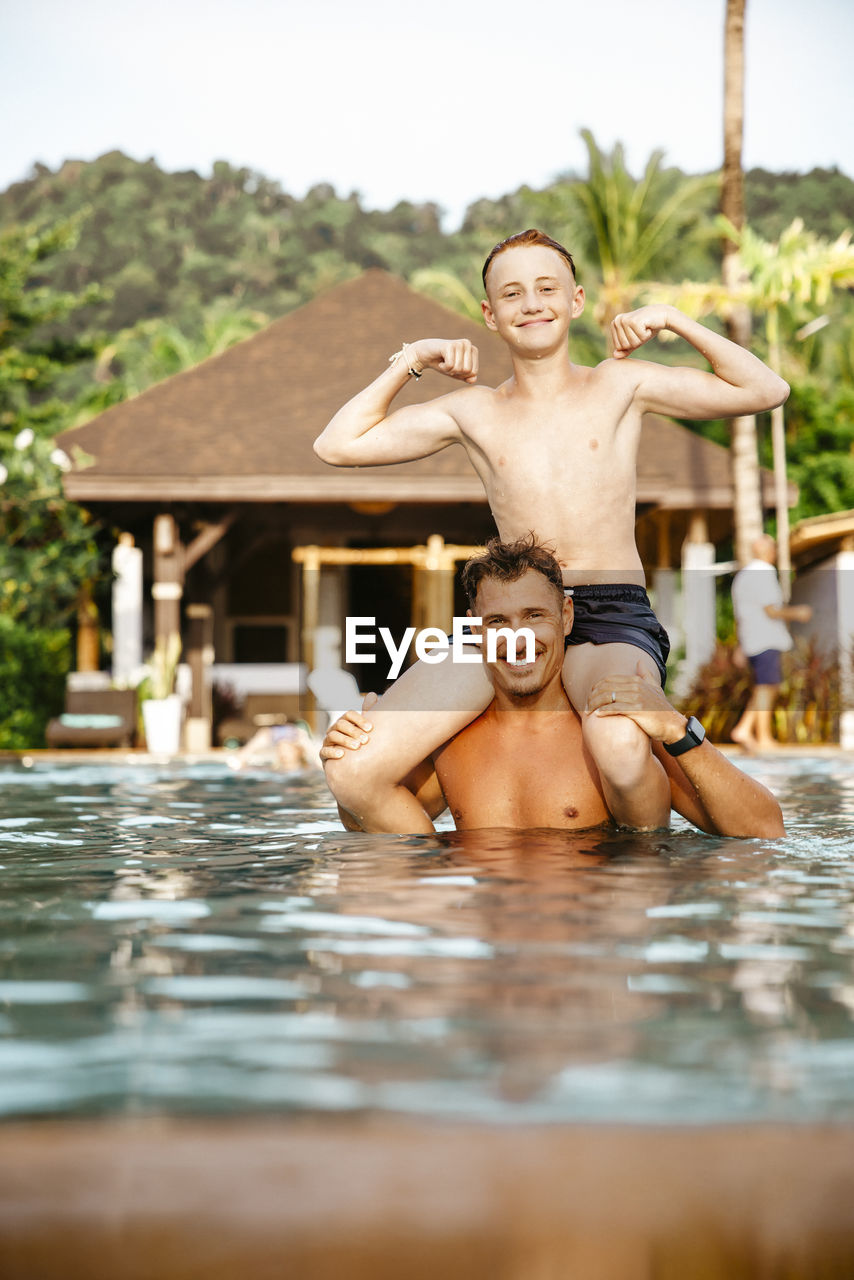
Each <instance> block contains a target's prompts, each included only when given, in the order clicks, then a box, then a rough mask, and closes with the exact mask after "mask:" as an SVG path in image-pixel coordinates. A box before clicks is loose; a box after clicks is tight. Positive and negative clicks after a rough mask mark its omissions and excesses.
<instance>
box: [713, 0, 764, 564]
mask: <svg viewBox="0 0 854 1280" xmlns="http://www.w3.org/2000/svg"><path fill="white" fill-rule="evenodd" d="M745 4H746V0H727V6H726V28H725V36H724V166H723V174H722V180H721V213H722V214H723V215H724V217H725V218H728V219H729V221H730V222H731V223H732V224H733V226H734V227H736V228H737V229H738V230H741V228H742V227H743V226H744V172H743V170H742V167H741V148H742V141H743V135H744V10H745ZM721 270H722V276H723V282H724V285H725V286H726V288H727V289H729V290H735V289H736V288H737V286H738V284H739V264H738V256H737V246H736V245H734V244H733V242H732V241H731V240H729V239H725V240H724V243H723V263H722V268H721ZM727 336H728V337H729V338H730V339H731V340H732V341H733V342H737V343H738V344H739V346H741V347H749V346H750V312H749V310H748V308H747V306H745V305H741V304H739V305H737V306H735V307H734V308H733V309H732V313H731V314H730V316H729V318H728V319H727ZM730 430H731V433H732V482H733V491H734V511H733V515H734V519H735V555H736V559H737V560H738V561H739V562H740V563H741V564H745V563H746V562H747V561H748V560H749V559H750V547H751V544H752V543H753V541H754V540H755V539H756V538H758V537H759V534H760V533H761V532H762V498H761V493H760V476H759V450H758V447H757V440H756V419H755V418H754V417H749V418H734V419H733V420H732V422H731V424H730Z"/></svg>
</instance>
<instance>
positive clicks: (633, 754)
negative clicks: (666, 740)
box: [583, 715, 651, 764]
mask: <svg viewBox="0 0 854 1280" xmlns="http://www.w3.org/2000/svg"><path fill="white" fill-rule="evenodd" d="M583 733H584V738H585V740H586V742H587V745H588V746H589V748H590V750H591V751H592V752H593V755H594V756H595V757H596V759H597V763H598V762H599V760H600V759H601V760H602V761H613V762H614V763H615V764H619V763H621V762H624V763H626V764H629V763H634V762H636V761H637V760H639V759H645V758H646V757H647V756H648V755H649V753H650V751H651V746H650V740H649V738H648V736H647V735H646V734H645V733H644V731H643V729H641V728H640V727H639V726H638V725H636V724H635V722H634V720H631V719H630V718H629V717H628V716H596V715H592V716H587V717H585V720H584V725H583Z"/></svg>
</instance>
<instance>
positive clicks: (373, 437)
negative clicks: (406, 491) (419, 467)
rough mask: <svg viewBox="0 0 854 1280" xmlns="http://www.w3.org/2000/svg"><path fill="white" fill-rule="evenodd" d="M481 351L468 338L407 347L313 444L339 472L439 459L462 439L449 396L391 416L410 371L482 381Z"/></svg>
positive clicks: (422, 341) (424, 340) (426, 341)
mask: <svg viewBox="0 0 854 1280" xmlns="http://www.w3.org/2000/svg"><path fill="white" fill-rule="evenodd" d="M477 362H478V356H477V348H476V347H473V346H472V344H471V343H470V342H469V341H468V339H466V338H461V339H459V340H458V341H447V340H445V339H443V338H422V339H420V340H419V341H418V342H413V343H411V344H408V345H407V346H406V351H405V355H404V354H403V352H402V351H401V353H400V354H399V355H398V357H397V359H396V360H394V361H393V363H392V364H390V365H389V367H388V368H387V369H385V370H384V371H383V372H382V373H381V374H380V376H379V377H378V378H375V379H374V381H373V382H372V383H371V384H370V386H368V387H366V388H365V390H364V391H360V392H359V393H358V395H355V396H354V397H353V399H352V400H348V401H347V403H346V404H345V405H344V406H343V408H341V409H339V410H338V412H337V413H336V415H335V417H334V418H333V419H332V421H331V422H330V423H329V424H328V426H326V427H325V428H324V430H323V431H322V432H321V434H320V435H319V436H318V437H317V439H316V440H315V442H314V452H315V453H316V454H317V456H318V458H320V459H321V461H322V462H328V463H330V464H331V465H332V466H334V467H378V466H383V465H384V464H386V463H390V462H410V461H412V460H413V459H414V458H425V457H427V456H428V455H429V454H431V453H437V452H438V451H439V450H440V449H444V448H446V447H447V446H448V445H449V444H453V443H454V442H455V441H458V440H459V439H460V431H459V426H458V424H457V421H456V418H455V417H454V414H453V412H452V409H451V406H450V405H449V404H448V401H449V400H450V399H451V397H449V396H442V397H440V398H439V399H437V400H428V401H426V403H424V404H416V405H407V406H405V407H404V408H402V409H397V410H396V411H395V412H394V413H390V412H389V411H390V409H391V404H392V401H393V400H394V398H395V396H396V395H397V393H398V392H399V391H400V390H401V389H402V388H403V387H404V386H405V385H406V383H407V382H408V381H409V378H410V376H411V374H410V371H411V370H413V371H414V372H415V373H418V374H419V375H420V373H421V372H422V370H424V369H436V370H438V372H439V373H444V374H445V375H446V376H447V377H449V378H456V379H458V380H460V381H462V382H467V383H473V382H476V381H477Z"/></svg>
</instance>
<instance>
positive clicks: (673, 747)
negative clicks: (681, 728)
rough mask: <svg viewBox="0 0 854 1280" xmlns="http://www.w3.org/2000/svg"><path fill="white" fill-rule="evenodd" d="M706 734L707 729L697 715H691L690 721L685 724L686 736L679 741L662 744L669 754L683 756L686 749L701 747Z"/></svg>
mask: <svg viewBox="0 0 854 1280" xmlns="http://www.w3.org/2000/svg"><path fill="white" fill-rule="evenodd" d="M705 736H706V730H705V729H704V728H703V726H702V725H701V724H700V721H699V720H698V719H697V717H696V716H689V717H688V723H687V724H686V726H685V736H684V738H680V739H679V741H678V742H665V743H663V744H662V745H663V746H664V750H665V751H666V752H667V754H668V755H670V756H681V755H684V754H685V752H686V751H690V750H691V748H692V747H699V745H700V743H701V742H702V741H703V739H704V738H705Z"/></svg>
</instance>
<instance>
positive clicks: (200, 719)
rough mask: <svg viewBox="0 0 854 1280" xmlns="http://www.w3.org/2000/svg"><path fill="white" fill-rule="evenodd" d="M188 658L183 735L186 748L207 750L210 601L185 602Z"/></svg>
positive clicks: (210, 627)
mask: <svg viewBox="0 0 854 1280" xmlns="http://www.w3.org/2000/svg"><path fill="white" fill-rule="evenodd" d="M186 613H187V624H188V625H187V661H188V663H189V666H190V675H191V677H192V686H191V693H190V708H189V714H188V716H187V723H186V728H185V736H186V743H187V750H188V751H207V750H209V748H210V745H211V740H212V736H213V735H212V706H211V688H210V682H209V681H208V668H209V667H210V665H211V663H212V662H213V658H214V651H213V609H212V608H211V606H210V605H209V604H188V605H187V609H186Z"/></svg>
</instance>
